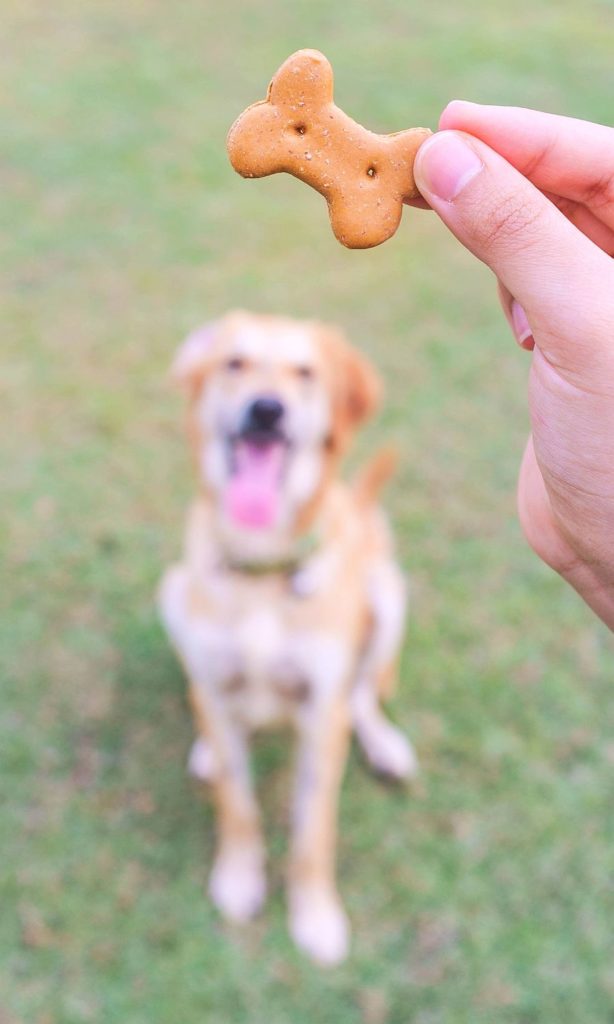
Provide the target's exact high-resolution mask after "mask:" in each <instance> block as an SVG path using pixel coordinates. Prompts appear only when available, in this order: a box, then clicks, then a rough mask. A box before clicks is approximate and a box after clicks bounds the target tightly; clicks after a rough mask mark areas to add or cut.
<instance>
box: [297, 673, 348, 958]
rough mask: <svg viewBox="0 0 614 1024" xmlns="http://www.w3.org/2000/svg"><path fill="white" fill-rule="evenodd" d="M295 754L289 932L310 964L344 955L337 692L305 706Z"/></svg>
mask: <svg viewBox="0 0 614 1024" xmlns="http://www.w3.org/2000/svg"><path fill="white" fill-rule="evenodd" d="M298 731H299V750H298V766H297V767H298V772H297V781H296V792H295V798H294V808H293V812H294V813H293V830H292V842H291V859H290V873H289V914H290V931H291V934H292V937H293V939H294V941H295V942H296V943H297V945H298V946H301V947H302V948H303V949H304V950H305V951H306V952H307V953H309V954H310V956H312V957H313V959H315V960H317V961H319V962H320V963H323V964H334V963H338V962H339V961H341V960H343V959H344V957H345V956H346V953H347V949H348V941H349V928H348V922H347V918H346V916H345V913H344V910H343V906H342V904H341V900H340V898H339V896H338V893H337V887H336V882H335V848H336V837H337V808H338V797H339V789H340V785H341V779H342V777H343V769H344V767H345V761H346V757H347V749H348V737H349V714H348V707H347V699H346V696H345V694H344V693H343V692H341V690H339V692H338V693H337V694H336V695H335V696H333V697H330V696H329V697H326V698H325V699H321V698H320V699H317V700H316V702H315V703H314V705H313V706H312V707H306V708H304V710H303V714H302V716H301V718H300V721H299V726H298Z"/></svg>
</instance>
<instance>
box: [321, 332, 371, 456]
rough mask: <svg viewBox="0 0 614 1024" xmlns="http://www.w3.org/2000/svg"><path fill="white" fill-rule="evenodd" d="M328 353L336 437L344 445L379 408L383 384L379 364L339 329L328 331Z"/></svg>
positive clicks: (339, 445) (326, 348)
mask: <svg viewBox="0 0 614 1024" xmlns="http://www.w3.org/2000/svg"><path fill="white" fill-rule="evenodd" d="M324 340H325V356H326V359H327V361H328V362H329V363H330V365H331V369H332V372H333V385H332V386H333V441H334V443H335V447H337V448H340V449H343V448H345V446H346V444H347V442H348V441H349V439H350V437H351V435H352V434H353V433H354V431H355V430H356V429H357V428H358V427H360V426H361V425H362V424H363V423H365V422H366V421H367V420H368V419H370V417H371V416H373V415H374V413H375V412H376V410H377V408H378V406H379V403H380V400H381V396H382V384H381V380H380V378H379V376H378V375H377V373H376V371H375V368H374V367H373V365H372V364H371V363H370V362H369V360H368V359H367V358H366V356H364V355H363V354H362V353H361V352H358V351H357V350H356V349H355V348H353V347H352V346H351V345H350V344H349V343H348V342H347V341H346V339H345V338H344V336H343V335H342V334H341V333H339V332H337V331H327V332H326V336H325V339H324Z"/></svg>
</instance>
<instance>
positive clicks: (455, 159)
mask: <svg viewBox="0 0 614 1024" xmlns="http://www.w3.org/2000/svg"><path fill="white" fill-rule="evenodd" d="M414 173H415V178H416V184H417V186H418V188H419V190H420V192H421V194H422V196H423V197H424V198H425V199H426V200H427V201H428V203H429V204H430V206H431V207H432V208H433V209H434V210H435V211H436V213H438V214H439V216H440V217H441V219H442V220H443V221H444V223H445V224H446V225H447V226H448V227H449V228H450V230H451V231H452V232H453V233H454V234H455V235H456V237H457V238H458V239H459V241H460V242H462V243H463V245H465V246H466V247H467V248H468V249H470V250H471V252H473V253H474V254H475V255H476V256H477V257H478V258H479V259H481V260H482V261H483V262H484V263H486V264H487V265H488V266H489V267H490V268H491V269H492V270H493V271H494V272H495V274H496V275H497V277H498V278H499V279H500V280H501V281H502V282H503V284H504V285H505V286H506V288H507V289H508V290H509V291H510V292H511V294H512V295H513V296H514V297H515V298H516V300H517V301H518V302H519V303H520V304H521V306H522V307H523V308H524V310H525V312H526V314H527V318H528V321H529V324H530V327H531V330H532V332H533V336H534V338H535V341H536V344H538V345H539V347H540V348H541V350H542V352H543V354H544V356H545V357H546V359H547V360H548V361H549V362H551V363H552V364H553V365H554V366H555V367H557V368H558V369H559V370H560V371H561V373H562V374H563V375H564V376H567V377H570V378H573V379H574V380H575V381H576V382H580V381H583V382H587V381H589V380H590V379H593V378H595V377H600V376H601V375H602V374H603V373H604V372H609V374H611V373H612V326H613V324H614V269H613V262H612V260H610V258H609V257H608V256H607V255H606V254H605V253H604V252H602V251H601V250H600V249H599V248H598V247H597V246H595V245H594V244H593V243H592V242H591V241H590V240H589V239H588V238H586V236H585V235H583V234H582V233H581V232H580V231H578V230H577V228H575V227H574V226H573V225H572V224H571V223H570V222H569V221H568V220H567V219H566V218H565V217H564V216H563V214H562V213H561V212H560V211H559V210H558V209H557V208H556V207H555V206H554V205H553V203H551V202H550V201H549V200H548V199H546V197H545V196H544V195H542V193H541V192H540V191H539V189H537V188H535V186H534V185H532V184H531V182H530V181H528V180H527V179H526V178H525V177H523V175H522V174H520V173H519V172H518V171H517V170H516V169H515V168H514V167H512V166H511V164H509V163H508V162H507V161H506V160H504V159H503V157H501V156H499V154H498V153H496V152H495V151H494V150H492V149H490V148H489V147H488V146H487V145H485V143H483V142H481V141H480V140H478V139H475V138H473V137H472V136H470V135H466V134H464V133H463V132H456V131H442V132H437V133H436V134H435V135H433V136H432V137H431V138H430V139H428V140H427V142H425V143H423V145H422V146H421V147H420V149H419V150H418V154H417V156H416V163H415V168H414Z"/></svg>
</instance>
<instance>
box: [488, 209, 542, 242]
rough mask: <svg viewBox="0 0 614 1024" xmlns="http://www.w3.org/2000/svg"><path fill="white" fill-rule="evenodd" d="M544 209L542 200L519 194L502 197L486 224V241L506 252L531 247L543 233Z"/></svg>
mask: <svg viewBox="0 0 614 1024" xmlns="http://www.w3.org/2000/svg"><path fill="white" fill-rule="evenodd" d="M543 215H544V214H543V209H542V207H541V205H540V204H539V203H533V202H531V201H530V199H526V198H521V197H520V196H516V195H507V196H504V197H502V198H501V199H500V200H499V201H498V202H497V204H496V205H495V206H494V207H493V209H492V211H491V213H490V216H488V217H486V218H485V220H484V223H483V226H482V244H483V245H484V247H485V248H488V249H491V248H493V247H496V248H498V249H502V250H504V251H505V252H517V251H519V250H522V249H525V248H527V246H529V245H530V244H531V242H532V240H533V239H534V238H535V237H536V235H537V234H539V231H540V228H541V225H542V220H543Z"/></svg>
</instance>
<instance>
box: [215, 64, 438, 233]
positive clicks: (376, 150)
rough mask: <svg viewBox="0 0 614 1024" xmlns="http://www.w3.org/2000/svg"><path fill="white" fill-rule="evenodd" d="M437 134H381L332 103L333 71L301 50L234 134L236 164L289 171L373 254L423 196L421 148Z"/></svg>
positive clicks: (231, 148) (261, 171) (337, 229)
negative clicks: (418, 179)
mask: <svg viewBox="0 0 614 1024" xmlns="http://www.w3.org/2000/svg"><path fill="white" fill-rule="evenodd" d="M430 134H431V132H430V131H429V129H428V128H409V129H408V130H407V131H403V132H396V133H394V134H393V135H376V134H375V133H374V132H370V131H369V130H368V129H367V128H363V127H362V125H359V124H357V123H356V121H353V120H352V118H351V117H348V115H347V114H345V113H344V112H343V110H340V109H339V107H337V106H335V104H334V102H333V70H332V68H331V66H330V64H329V62H328V61H327V59H326V57H325V56H324V55H323V54H321V53H319V52H318V51H317V50H298V52H297V53H294V54H292V56H291V57H288V59H287V60H286V61H285V62H284V63H283V64H282V66H281V67H280V69H279V71H277V73H276V74H275V75H274V76H273V79H272V81H271V84H270V85H269V90H268V93H267V98H266V99H265V100H261V101H260V102H259V103H253V104H252V105H251V107H248V108H247V110H244V111H243V113H242V114H241V115H240V116H239V117H238V118H237V120H236V121H235V123H234V124H233V126H232V128H231V129H230V131H229V133H228V140H227V147H228V155H229V157H230V162H231V163H232V166H233V167H234V169H235V170H236V171H238V173H239V174H241V175H242V176H243V177H244V178H262V177H265V176H266V175H267V174H276V173H277V172H278V171H287V173H288V174H293V175H294V176H295V177H296V178H300V179H301V181H304V182H306V183H307V184H308V185H311V187H312V188H315V189H316V190H317V191H318V192H320V193H321V194H322V195H323V196H324V197H325V198H326V201H327V203H328V210H329V214H330V221H331V226H332V229H333V231H334V233H335V235H336V237H337V238H338V239H339V241H340V242H342V243H343V245H347V246H348V248H350V249H368V248H370V247H371V246H373V245H379V244H380V242H385V241H386V239H387V238H390V237H391V235H393V234H394V233H395V231H396V229H397V228H398V226H399V223H400V220H401V214H402V212H403V202H404V200H406V199H414V198H416V196H417V195H418V194H419V193H418V190H417V188H416V183H415V181H414V175H413V165H414V157H415V155H416V152H417V150H418V147H419V146H420V145H421V144H422V142H424V140H425V139H426V138H427V137H428V136H429V135H430Z"/></svg>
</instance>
